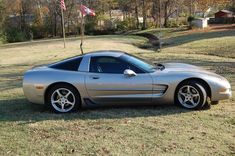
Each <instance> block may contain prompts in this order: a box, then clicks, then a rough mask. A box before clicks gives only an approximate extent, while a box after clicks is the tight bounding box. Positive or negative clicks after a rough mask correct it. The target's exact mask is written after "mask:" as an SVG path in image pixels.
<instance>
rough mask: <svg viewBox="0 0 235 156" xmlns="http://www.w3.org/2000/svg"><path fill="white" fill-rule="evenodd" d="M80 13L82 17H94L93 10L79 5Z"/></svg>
mask: <svg viewBox="0 0 235 156" xmlns="http://www.w3.org/2000/svg"><path fill="white" fill-rule="evenodd" d="M80 9H81V12H82V14H83V15H85V16H86V15H90V16H95V10H93V9H89V8H88V7H86V6H85V5H81V8H80Z"/></svg>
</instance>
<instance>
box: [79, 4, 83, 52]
mask: <svg viewBox="0 0 235 156" xmlns="http://www.w3.org/2000/svg"><path fill="white" fill-rule="evenodd" d="M81 5H82V4H81ZM81 15H82V18H81V43H80V49H81V53H82V54H83V48H82V46H83V39H84V17H83V14H82V12H81Z"/></svg>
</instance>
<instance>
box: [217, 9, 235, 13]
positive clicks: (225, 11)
mask: <svg viewBox="0 0 235 156" xmlns="http://www.w3.org/2000/svg"><path fill="white" fill-rule="evenodd" d="M218 12H224V13H227V14H233V12H232V11H229V10H220V11H218ZM218 12H216V13H218Z"/></svg>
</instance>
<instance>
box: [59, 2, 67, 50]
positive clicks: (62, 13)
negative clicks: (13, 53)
mask: <svg viewBox="0 0 235 156" xmlns="http://www.w3.org/2000/svg"><path fill="white" fill-rule="evenodd" d="M60 8H61V16H62V30H63V38H64V48H66V44H65V28H64V10H63V8H62V7H60Z"/></svg>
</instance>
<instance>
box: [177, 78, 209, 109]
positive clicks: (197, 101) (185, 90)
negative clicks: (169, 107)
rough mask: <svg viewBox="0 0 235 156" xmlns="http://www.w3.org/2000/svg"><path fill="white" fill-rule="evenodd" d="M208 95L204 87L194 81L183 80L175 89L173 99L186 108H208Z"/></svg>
mask: <svg viewBox="0 0 235 156" xmlns="http://www.w3.org/2000/svg"><path fill="white" fill-rule="evenodd" d="M207 99H208V95H207V92H206V90H205V87H204V86H203V85H202V84H200V83H198V82H194V81H188V82H184V83H183V84H180V85H179V86H178V87H177V89H176V94H175V101H176V103H177V104H178V105H180V106H182V107H184V108H187V109H203V108H204V107H206V108H208V101H207Z"/></svg>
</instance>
